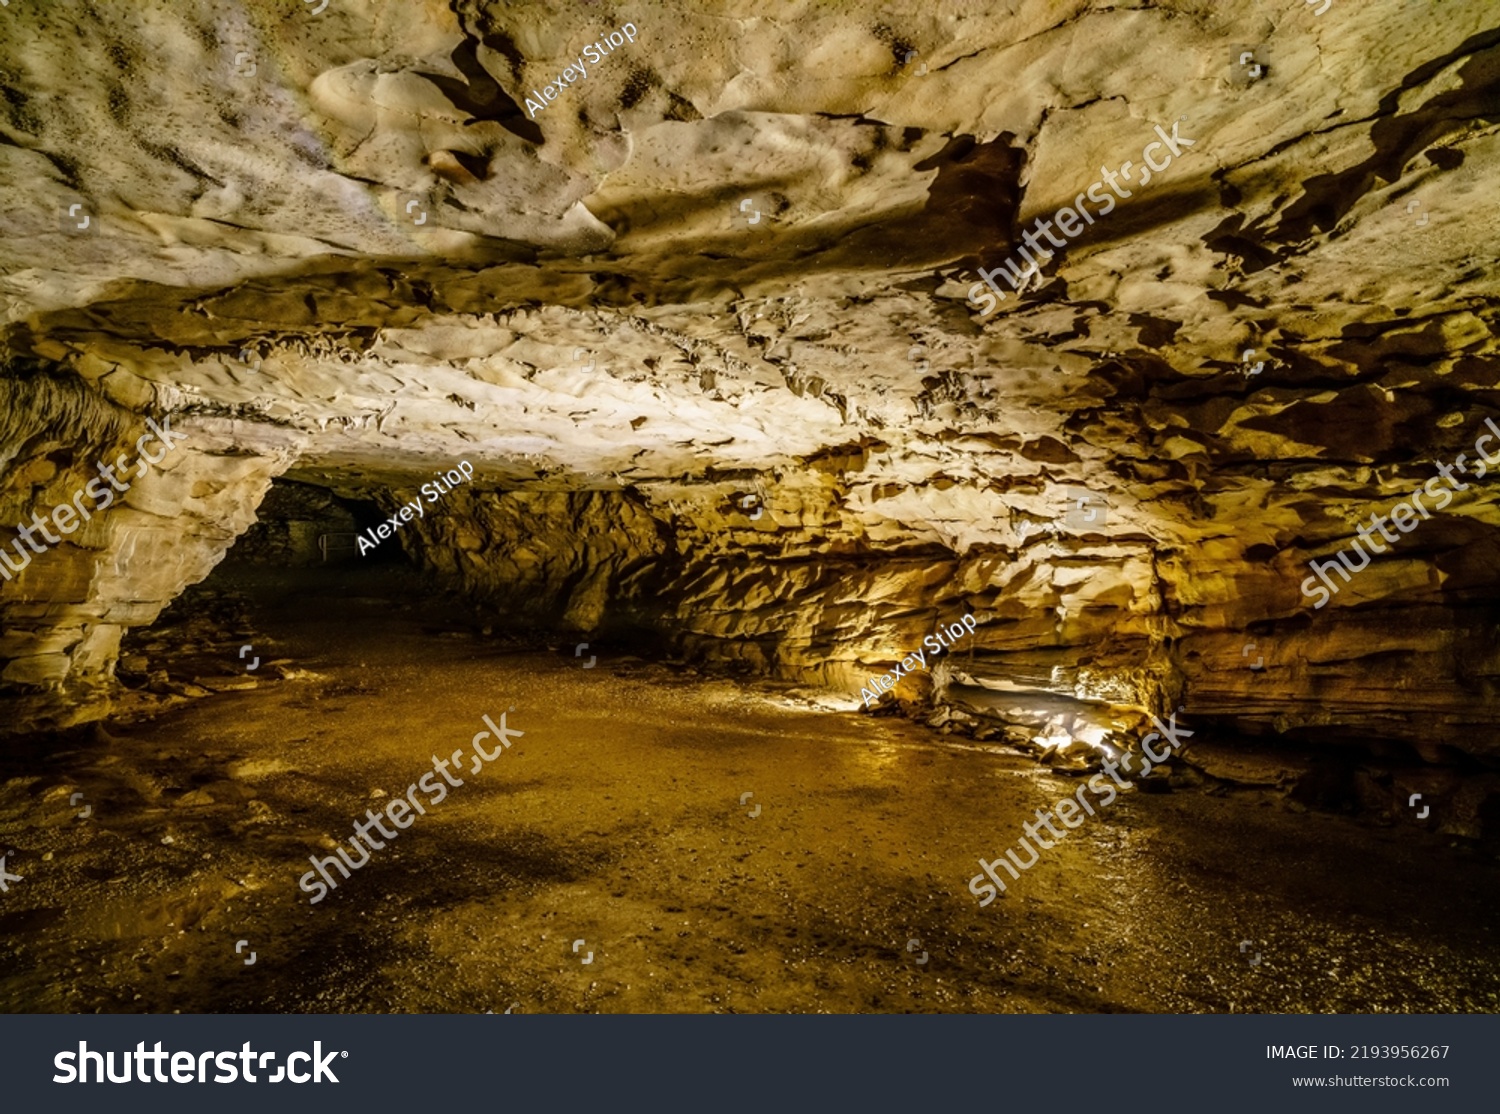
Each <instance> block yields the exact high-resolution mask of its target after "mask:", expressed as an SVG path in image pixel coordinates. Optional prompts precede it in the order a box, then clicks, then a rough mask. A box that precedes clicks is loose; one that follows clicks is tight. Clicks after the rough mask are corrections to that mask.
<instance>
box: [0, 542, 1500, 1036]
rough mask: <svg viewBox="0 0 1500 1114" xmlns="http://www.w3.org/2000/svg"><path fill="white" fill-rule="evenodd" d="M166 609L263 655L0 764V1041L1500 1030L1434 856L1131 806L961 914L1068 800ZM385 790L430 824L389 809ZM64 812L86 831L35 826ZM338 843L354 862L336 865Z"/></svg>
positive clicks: (1475, 946) (690, 695) (291, 628)
mask: <svg viewBox="0 0 1500 1114" xmlns="http://www.w3.org/2000/svg"><path fill="white" fill-rule="evenodd" d="M193 593H194V596H195V602H194V612H193V614H194V615H199V616H202V615H213V614H214V613H215V607H228V606H230V605H231V604H232V605H233V607H234V609H235V611H234V613H235V614H236V615H239V616H253V620H252V623H253V630H252V629H250V627H248V626H247V627H245V628H243V629H242V630H241V631H239V632H238V633H237V634H236V637H239V636H243V637H246V638H250V639H252V641H253V644H254V645H255V647H256V652H257V653H258V654H259V655H260V656H262V657H263V658H264V659H265V660H264V661H263V663H262V664H261V666H260V668H259V669H257V670H256V671H255V673H254V676H256V677H258V678H260V679H259V680H258V681H257V682H256V685H255V687H253V688H249V687H246V688H231V687H226V688H221V689H220V690H218V691H216V692H213V693H212V694H205V695H203V696H201V697H199V698H197V699H187V700H179V701H178V702H177V703H176V704H175V706H173V707H171V708H170V709H169V710H167V711H164V712H161V713H160V714H158V715H156V716H155V717H153V718H149V719H141V720H139V721H136V722H132V723H128V724H111V725H110V727H109V728H108V729H107V731H103V732H100V731H89V730H87V729H82V728H80V729H74V731H73V732H72V733H71V735H70V741H69V742H68V743H67V745H65V746H61V747H58V748H57V749H55V750H54V751H52V753H51V756H50V759H49V761H48V772H47V775H46V777H45V779H44V780H43V781H42V782H37V781H36V780H35V779H34V778H25V777H19V776H18V775H20V774H21V773H22V772H23V771H24V770H28V769H31V768H32V767H31V765H30V763H29V759H28V756H26V755H24V754H18V753H15V752H12V753H9V754H8V755H7V756H6V757H5V758H4V759H3V760H0V784H3V785H5V786H6V789H5V793H4V796H3V797H0V823H3V824H5V825H6V826H7V827H8V828H10V830H11V831H12V832H13V833H19V832H25V833H26V834H25V835H19V834H16V835H12V836H10V837H8V838H9V840H10V842H11V844H12V850H13V857H12V858H11V864H12V866H13V867H19V873H21V874H24V875H26V876H27V886H26V888H25V889H24V891H20V892H19V893H16V894H12V895H11V898H12V900H11V902H10V903H9V904H7V906H6V911H5V912H4V914H3V916H0V927H3V928H4V930H5V933H6V938H7V940H8V946H7V948H6V949H5V950H4V951H0V1008H5V1009H28V1010H49V1011H50V1010H57V1011H82V1012H91V1011H95V1010H105V1011H117V1010H144V1011H153V1012H155V1011H161V1012H170V1011H173V1010H181V1011H184V1012H191V1011H199V1010H213V1011H247V1012H265V1011H298V1012H301V1011H327V1010H332V1011H340V1012H342V1011H351V1012H369V1011H457V1012H480V1013H482V1012H485V1011H487V1010H494V1011H495V1012H497V1013H499V1012H503V1011H504V1010H506V1009H512V1010H514V1011H520V1012H571V1011H605V1012H614V1011H652V1012H684V1011H703V1010H709V1011H716V1010H723V1011H735V1012H781V1011H824V1010H828V1011H834V1012H842V1011H863V1010H877V1011H904V1010H917V1011H924V1010H941V1011H977V1012H1024V1011H1110V1012H1114V1011H1167V1012H1174V1011H1205V1010H1206V1011H1231V1010H1232V1011H1246V1010H1259V1011H1278V1012H1279V1011H1323V1010H1341V1009H1361V1010H1366V1009H1368V1010H1374V1011H1377V1012H1379V1011H1411V1012H1433V1011H1448V1010H1461V1011H1464V1010H1492V1009H1494V1008H1495V1006H1496V1004H1497V1002H1500V973H1497V971H1496V969H1495V967H1494V965H1493V963H1492V962H1491V957H1492V956H1493V954H1494V949H1495V944H1496V941H1495V939H1494V935H1493V926H1492V924H1491V918H1490V915H1489V913H1490V910H1489V895H1490V894H1492V893H1493V892H1494V885H1495V883H1496V882H1497V881H1500V868H1497V867H1496V865H1495V864H1494V863H1493V862H1492V861H1490V860H1488V859H1483V860H1481V859H1479V858H1478V857H1477V856H1476V854H1475V852H1474V851H1473V850H1470V849H1465V848H1464V847H1454V846H1449V845H1448V842H1449V841H1445V840H1443V839H1441V838H1440V837H1438V836H1435V835H1432V834H1426V833H1421V832H1417V833H1415V834H1414V833H1413V832H1412V831H1411V830H1410V829H1379V828H1376V827H1373V826H1371V825H1370V824H1369V823H1367V822H1361V821H1357V820H1355V819H1351V818H1348V817H1341V816H1335V815H1330V814H1326V813H1320V812H1316V811H1308V810H1307V809H1306V808H1304V807H1303V806H1302V805H1301V804H1299V803H1297V802H1296V801H1295V800H1292V799H1290V798H1284V797H1282V796H1281V795H1279V794H1277V793H1275V792H1273V791H1271V790H1268V789H1253V788H1239V789H1231V788H1229V787H1228V786H1225V785H1212V784H1209V783H1208V781H1207V779H1205V778H1203V777H1201V776H1198V775H1196V774H1194V773H1193V771H1192V770H1191V769H1190V768H1184V770H1183V771H1182V772H1181V773H1179V774H1176V775H1174V781H1175V782H1176V784H1177V786H1178V788H1177V790H1176V791H1174V792H1170V793H1166V794H1162V793H1158V792H1150V793H1146V792H1141V791H1140V790H1139V789H1131V790H1129V791H1126V792H1122V793H1121V794H1120V797H1119V799H1118V800H1117V801H1114V802H1113V803H1111V804H1110V805H1109V807H1107V808H1100V809H1099V810H1098V812H1099V815H1097V816H1095V817H1093V818H1091V819H1089V820H1088V821H1087V822H1086V823H1085V824H1083V825H1082V826H1080V827H1078V828H1077V829H1076V830H1063V829H1061V828H1059V829H1058V831H1059V832H1060V833H1061V835H1062V836H1064V837H1065V838H1060V839H1057V840H1055V841H1050V842H1052V843H1053V844H1054V846H1052V847H1051V848H1049V849H1045V850H1041V852H1040V855H1039V858H1038V860H1037V862H1036V863H1035V865H1034V866H1033V867H1031V868H1030V869H1028V870H1026V871H1025V872H1024V873H1022V874H1020V875H1019V877H1018V878H1017V879H1015V880H1012V881H1011V882H1010V887H1009V892H1008V893H1007V894H1006V895H1005V896H1004V897H1002V898H1001V899H1000V900H998V901H995V902H994V903H993V904H991V905H990V907H989V908H986V909H980V908H979V907H977V905H976V903H975V902H974V901H973V899H972V898H971V897H970V896H969V895H968V894H967V893H965V892H964V886H963V884H964V881H965V880H966V879H968V878H969V876H970V875H971V874H973V873H974V871H975V865H974V864H975V861H976V857H978V858H983V859H991V858H992V857H999V856H1002V855H1003V854H1004V851H1005V850H1006V848H1007V847H1008V846H1011V845H1012V844H1013V843H1014V842H1015V841H1016V839H1017V837H1018V836H1020V835H1021V833H1022V831H1023V825H1024V824H1025V823H1027V822H1028V821H1029V822H1031V823H1032V825H1033V829H1032V830H1033V831H1037V832H1038V834H1040V830H1039V829H1038V828H1037V826H1036V817H1037V815H1038V810H1049V809H1053V808H1055V807H1056V802H1058V801H1060V800H1062V799H1064V798H1068V797H1070V796H1071V795H1074V794H1076V793H1078V792H1080V789H1081V781H1080V778H1079V777H1078V776H1076V773H1075V772H1073V771H1069V770H1066V769H1064V768H1048V767H1046V766H1042V765H1039V764H1037V763H1036V762H1035V761H1034V760H1032V759H1031V758H1028V757H1024V756H1022V755H1020V754H1019V753H1017V752H1016V751H1015V750H1013V749H1011V748H1008V747H1006V746H1004V745H1003V744H1001V743H985V742H979V741H975V740H972V739H967V738H964V737H962V736H959V735H947V736H945V735H941V734H937V733H934V732H933V731H932V730H930V729H929V728H927V727H925V726H923V725H920V724H917V723H913V722H910V721H908V720H906V719H903V718H898V717H890V716H877V717H871V716H866V715H860V714H857V713H852V712H849V711H845V710H839V709H838V708H837V707H836V704H835V702H829V701H827V700H820V699H819V698H818V697H817V695H816V693H814V692H812V691H811V690H808V689H806V688H804V687H801V686H797V685H794V684H791V683H788V682H776V681H772V680H759V681H753V680H744V679H738V680H737V679H732V678H730V677H727V676H719V677H715V676H714V675H712V674H711V673H707V674H706V673H705V672H703V671H702V670H699V669H697V668H694V667H692V666H690V665H688V664H687V663H685V662H683V661H680V660H678V661H673V660H670V659H659V660H644V659H643V658H640V657H636V656H633V655H631V654H629V653H627V652H624V650H623V649H622V648H620V647H617V646H611V645H608V644H603V643H601V644H595V645H590V646H589V648H588V649H589V654H588V655H587V656H586V657H580V656H578V655H575V653H574V652H573V650H574V647H573V646H572V645H569V644H560V643H557V642H556V641H552V642H549V641H548V639H547V636H546V635H545V634H543V633H541V632H537V631H534V630H526V629H522V628H515V629H509V628H502V627H498V626H494V627H491V628H490V629H489V631H488V633H486V632H485V630H484V629H483V628H482V627H481V626H480V625H479V623H477V622H476V620H475V618H474V614H473V609H472V608H471V607H469V606H467V605H465V604H464V603H463V602H462V601H461V600H459V599H458V598H456V597H454V596H444V595H443V594H441V593H440V592H437V591H435V590H434V589H433V586H432V585H431V583H430V582H428V581H427V580H426V579H425V578H424V577H422V576H421V575H420V574H419V573H417V572H416V571H415V570H413V569H411V568H407V567H403V566H401V565H399V564H395V563H386V564H366V565H360V564H357V563H344V564H338V565H334V566H325V565H321V564H308V565H302V566H296V567H279V568H267V567H263V566H254V565H250V564H246V563H243V562H240V563H236V562H225V564H224V565H223V566H221V569H220V570H217V571H216V572H215V573H214V574H213V575H211V576H210V577H209V579H208V580H207V581H205V582H204V584H202V585H200V586H199V587H198V588H197V589H194V590H193ZM311 600H316V601H318V606H317V608H316V609H314V608H312V607H310V606H309V601H311ZM216 621H217V620H216ZM193 622H194V620H193V619H192V617H191V616H189V617H186V618H185V619H184V620H183V621H182V623H179V624H175V625H171V626H169V627H168V628H166V630H168V631H170V630H183V631H184V632H185V633H186V635H187V637H185V638H183V639H181V640H178V639H175V638H172V639H171V640H170V641H161V642H160V643H159V644H157V649H156V651H155V653H156V654H157V655H159V661H160V663H161V665H162V668H164V669H166V670H168V671H170V672H172V673H174V674H175V673H177V672H178V671H179V666H180V664H181V663H187V664H188V666H189V669H188V672H192V670H193V669H196V668H199V664H198V657H199V656H201V653H202V651H203V644H202V642H201V641H196V640H195V639H194V638H193V637H192V628H193ZM184 623H185V624H186V625H185V626H184V625H183V624H184ZM157 633H158V635H159V636H160V635H162V634H163V633H165V631H159V632H157ZM148 635H149V632H148ZM595 658H596V659H597V660H594V659H595ZM590 661H593V664H592V665H590V664H588V663H589V662H590ZM276 662H280V663H282V664H281V665H279V666H278V665H274V664H273V663H276ZM290 663H295V665H291V664H290ZM243 675H247V676H248V675H249V674H243ZM502 713H505V714H506V715H507V716H508V717H509V718H508V721H507V722H508V729H509V730H519V731H521V732H523V735H522V736H521V737H519V738H517V739H516V740H515V742H514V745H513V746H512V747H511V749H510V750H508V751H506V752H504V753H503V754H502V755H501V756H500V757H498V758H497V759H496V760H495V762H494V763H493V764H490V765H484V766H482V767H481V768H480V769H479V771H478V773H474V772H472V769H471V767H470V765H469V763H470V762H471V761H472V760H473V759H472V756H473V753H474V752H473V750H472V749H471V746H472V745H473V743H471V739H470V736H471V735H474V734H475V732H478V731H483V730H484V729H485V724H486V722H490V723H491V724H494V723H497V722H499V721H500V717H501V714H502ZM485 717H488V720H486V718H485ZM475 741H476V742H478V740H475ZM481 745H485V746H489V745H492V744H487V743H482V744H481ZM495 749H497V750H498V749H499V748H498V747H497V748H495ZM455 751H461V752H462V754H461V755H459V756H458V758H457V760H456V761H453V762H450V763H449V767H450V770H449V775H447V776H451V777H452V778H453V779H454V780H457V781H460V782H461V784H459V785H453V786H449V787H448V792H447V794H446V795H445V799H442V800H440V801H439V802H438V803H436V804H433V803H431V802H432V795H430V794H429V793H428V792H426V791H424V790H421V789H417V788H416V783H417V782H419V780H420V779H421V778H422V777H423V776H424V775H433V774H434V771H435V770H436V769H437V767H436V766H435V760H436V758H438V757H444V758H445V759H447V758H451V757H452V756H453V752H455ZM430 784H436V785H438V786H442V785H444V784H445V783H444V782H439V781H436V778H435V777H434V780H433V782H432V783H430ZM43 788H45V792H40V793H39V792H38V790H39V789H43ZM409 788H410V789H413V790H415V800H416V801H417V802H418V803H425V804H426V806H427V811H425V812H423V813H421V814H419V815H418V814H413V813H411V811H410V810H401V813H399V814H392V813H391V812H389V811H388V810H389V809H390V805H391V803H392V802H393V801H394V800H396V799H397V798H402V797H404V796H406V795H407V794H408V789H409ZM73 793H81V794H82V801H81V802H80V803H82V802H86V803H88V804H89V805H91V806H92V809H93V813H92V816H90V817H89V818H88V819H86V820H76V819H72V818H70V817H69V816H68V814H67V810H66V808H65V804H66V799H67V798H68V796H70V795H71V794H73ZM1048 814H1049V815H1050V813H1048ZM392 815H396V816H397V817H398V818H399V819H404V820H406V821H407V826H406V827H404V828H403V829H400V830H397V831H393V832H391V833H389V834H394V835H396V836H397V838H395V839H388V838H384V835H383V834H382V835H377V834H376V831H377V829H375V828H373V827H372V826H371V824H372V821H371V819H370V818H371V817H374V818H376V819H379V818H381V817H389V816H392ZM1059 815H1060V814H1059ZM934 817H941V823H934V822H933V818H934ZM389 823H390V821H387V825H389ZM356 824H361V825H363V830H364V832H365V833H366V835H367V836H368V838H369V840H370V841H371V843H372V844H377V843H378V844H379V845H380V846H379V848H378V849H376V848H374V847H373V846H372V847H367V848H364V849H363V853H362V854H361V855H355V854H352V853H350V852H348V851H347V848H349V847H350V846H351V844H352V845H353V846H354V847H355V848H359V846H360V845H359V844H358V843H356V842H354V841H353V840H352V839H351V836H352V834H353V832H354V831H355V830H356V829H355V827H354V825H356ZM379 830H380V831H381V832H382V833H384V828H381V829H379ZM1042 838H1044V839H1045V838H1046V837H1045V836H1043V837H1042ZM340 845H342V846H343V847H345V848H346V852H345V853H346V854H347V855H348V857H349V859H350V860H352V863H351V865H353V864H357V863H358V862H359V861H360V860H361V859H362V858H363V859H364V860H365V864H364V865H363V866H359V867H358V869H352V870H348V871H347V873H348V875H349V876H348V877H347V878H345V877H344V876H343V874H344V873H346V871H344V870H342V869H341V868H339V867H337V866H330V865H325V866H324V867H323V872H324V873H323V876H325V877H327V878H328V879H329V880H330V882H332V883H333V886H332V888H331V889H328V890H327V891H325V892H323V893H321V894H318V893H317V891H316V888H315V887H316V880H317V879H318V877H319V876H318V875H316V874H313V875H311V877H312V878H313V879H314V882H313V883H312V886H311V887H310V886H309V885H307V884H302V885H299V879H306V878H308V877H309V872H310V871H311V870H313V869H314V868H315V865H316V863H315V860H316V861H321V862H324V863H325V864H327V862H328V860H329V857H330V856H333V855H335V854H337V848H338V847H339V846H340ZM1022 861H1023V862H1024V859H1022ZM1351 863H1358V864H1359V869H1358V870H1357V871H1351V870H1350V864H1351ZM309 864H314V865H313V866H310V865H309ZM1372 877H1373V878H1378V879H1379V880H1380V884H1379V886H1378V887H1375V888H1372V887H1371V886H1370V885H1369V879H1370V878H1372ZM314 895H315V896H317V898H318V900H316V901H312V900H311V896H314ZM17 898H19V899H20V900H19V901H18V900H15V899H17ZM239 940H247V941H249V944H250V946H251V947H252V948H253V950H254V953H255V955H256V963H255V965H254V966H253V967H246V966H245V965H244V963H243V957H241V956H237V955H236V952H235V947H236V943H237V941H239ZM580 940H581V941H583V943H582V944H581V945H579V947H578V948H577V949H576V950H575V949H574V947H573V945H574V942H575V941H580ZM1242 943H1248V945H1249V946H1248V947H1247V948H1243V949H1242V947H1241V945H1242ZM588 957H592V958H588ZM1414 957H1421V958H1420V961H1414ZM586 960H587V961H586ZM1252 961H1253V962H1252ZM252 971H253V977H251V972H252ZM1293 972H1295V973H1296V974H1295V977H1291V978H1288V977H1287V976H1288V975H1290V974H1292V973H1293ZM1310 972H1316V974H1312V973H1310Z"/></svg>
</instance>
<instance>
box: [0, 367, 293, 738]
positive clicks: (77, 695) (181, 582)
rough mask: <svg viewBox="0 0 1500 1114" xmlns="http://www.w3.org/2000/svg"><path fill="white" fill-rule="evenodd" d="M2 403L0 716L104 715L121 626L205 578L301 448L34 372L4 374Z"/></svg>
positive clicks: (27, 722)
mask: <svg viewBox="0 0 1500 1114" xmlns="http://www.w3.org/2000/svg"><path fill="white" fill-rule="evenodd" d="M0 404H3V414H4V416H3V418H0V421H3V423H4V430H3V432H4V436H3V437H0V445H3V446H4V458H3V465H0V477H3V478H0V521H3V522H5V523H7V524H10V523H15V524H16V528H14V529H8V530H7V531H6V536H5V537H4V543H5V545H6V547H7V548H6V550H5V554H6V563H5V566H4V567H5V573H4V574H3V579H0V662H3V667H0V705H3V708H4V714H3V715H0V723H4V724H5V726H6V728H7V729H8V730H13V731H14V730H29V729H32V728H34V727H38V726H66V725H68V724H72V723H77V722H83V721H88V720H93V719H98V718H101V717H103V716H105V715H106V714H107V713H108V711H109V707H110V698H111V696H112V694H113V693H114V691H115V681H114V668H115V661H116V658H117V656H118V653H119V647H120V636H121V633H122V632H123V631H124V629H125V628H127V627H132V626H142V625H147V624H150V623H151V622H152V621H153V620H154V619H155V618H156V616H157V615H158V614H159V613H160V611H161V609H162V608H163V607H165V606H166V605H167V604H168V603H169V602H170V601H171V600H172V599H173V597H175V596H176V595H177V594H178V593H179V592H181V591H182V589H183V588H184V587H185V586H187V585H188V584H191V583H194V582H195V581H198V580H200V579H202V578H203V577H204V576H206V575H207V574H208V572H209V571H210V570H211V569H212V568H213V567H214V565H215V564H217V563H218V561H219V560H220V559H221V558H222V557H223V555H224V553H225V551H226V550H227V549H228V547H229V545H230V544H231V543H232V542H233V540H234V538H235V536H236V535H237V534H238V533H239V532H240V531H242V530H243V529H244V528H245V527H246V526H247V525H249V523H250V522H251V521H253V519H254V512H255V506H256V505H257V504H258V503H259V501H260V498H261V496H262V495H263V494H264V493H265V491H266V489H267V487H269V485H270V482H271V479H272V477H273V476H274V475H275V474H276V473H277V472H278V471H280V470H281V469H283V468H285V467H286V464H287V463H288V462H289V460H290V459H291V455H292V454H291V452H290V451H288V449H287V448H285V447H284V448H283V449H282V450H281V451H279V452H278V451H274V450H268V451H267V452H265V453H264V454H263V455H249V454H247V453H245V451H244V449H243V443H242V440H241V438H239V437H237V436H236V435H235V431H234V430H233V429H232V428H227V427H226V426H225V425H224V423H222V422H214V421H212V420H208V421H205V420H196V421H195V420H192V419H191V418H189V419H188V420H186V421H184V420H182V419H183V417H184V415H183V414H182V413H179V414H176V415H172V414H169V413H166V412H163V411H156V412H155V414H154V416H151V417H149V418H148V417H147V416H146V415H144V414H140V413H135V412H132V411H130V410H127V409H125V408H123V407H121V406H119V405H118V404H116V403H114V402H112V401H110V400H109V399H107V398H106V397H105V396H104V395H103V394H101V393H100V392H98V391H96V390H95V389H93V388H92V387H90V386H87V385H85V384H83V383H80V382H79V381H78V379H77V378H76V377H73V376H71V375H69V376H64V377H58V376H55V375H52V374H48V373H47V372H46V371H45V370H44V369H41V368H37V367H14V366H13V367H12V368H11V374H10V376H9V377H6V378H0ZM148 422H150V423H154V425H152V424H148ZM158 430H159V431H161V432H160V434H158V432H156V431H158ZM178 438H185V439H184V440H181V441H177V439H178ZM174 441H176V442H177V443H175V444H174V443H173V442H174ZM153 457H155V458H156V459H155V461H154V462H153V461H152V459H151V458H153ZM143 458H144V459H143ZM90 485H92V487H90ZM11 535H14V536H11ZM28 538H29V539H30V541H29V542H28V540H27V539H28Z"/></svg>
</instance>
